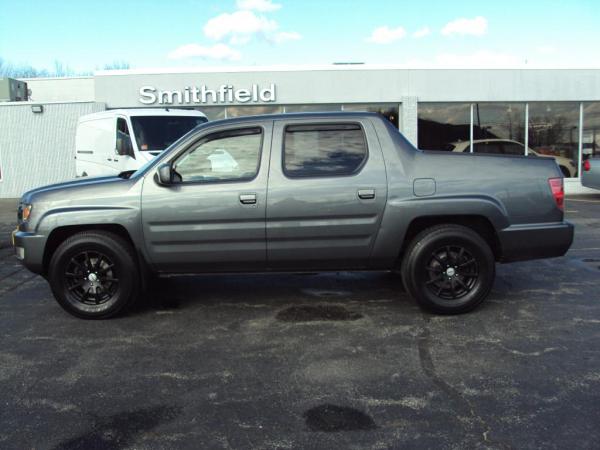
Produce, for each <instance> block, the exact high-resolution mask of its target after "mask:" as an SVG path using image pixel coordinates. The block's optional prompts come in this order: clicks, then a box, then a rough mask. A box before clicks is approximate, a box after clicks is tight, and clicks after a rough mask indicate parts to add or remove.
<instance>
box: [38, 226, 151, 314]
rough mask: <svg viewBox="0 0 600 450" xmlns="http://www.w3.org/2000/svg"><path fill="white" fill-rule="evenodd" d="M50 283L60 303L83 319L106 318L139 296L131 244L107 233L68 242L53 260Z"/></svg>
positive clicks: (82, 235)
mask: <svg viewBox="0 0 600 450" xmlns="http://www.w3.org/2000/svg"><path fill="white" fill-rule="evenodd" d="M48 281H49V283H50V287H51V289H52V293H53V294H54V297H55V298H56V300H57V301H58V303H59V304H60V305H61V306H62V307H63V308H64V309H65V310H66V311H67V312H69V313H70V314H72V315H74V316H76V317H80V318H82V319H106V318H109V317H113V316H115V315H117V314H119V313H121V312H123V311H125V309H127V308H128V307H129V306H131V305H132V304H133V303H134V301H135V300H136V298H137V297H138V295H139V289H140V287H139V285H140V278H139V269H138V266H137V264H136V258H135V255H134V253H133V249H132V248H131V245H129V243H128V242H127V241H125V240H124V239H122V238H121V237H119V236H117V235H115V234H113V233H109V232H105V231H84V232H81V233H77V234H75V235H73V236H71V237H70V238H68V239H67V240H65V241H64V242H63V243H62V244H60V246H59V247H58V248H57V249H56V251H55V252H54V254H53V255H52V259H51V260H50V266H49V270H48Z"/></svg>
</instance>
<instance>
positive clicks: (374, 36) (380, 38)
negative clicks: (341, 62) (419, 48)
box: [367, 25, 406, 44]
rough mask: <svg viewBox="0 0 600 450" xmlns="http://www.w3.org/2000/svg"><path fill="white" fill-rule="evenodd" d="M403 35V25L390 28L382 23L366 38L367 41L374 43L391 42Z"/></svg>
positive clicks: (404, 31) (404, 33) (404, 34)
mask: <svg viewBox="0 0 600 450" xmlns="http://www.w3.org/2000/svg"><path fill="white" fill-rule="evenodd" d="M404 36H406V30H405V29H404V28H403V27H397V28H390V27H388V26H387V25H384V26H382V27H379V28H375V29H374V30H373V32H372V33H371V36H369V37H368V38H367V41H368V42H372V43H374V44H391V43H392V42H394V41H397V40H399V39H402V38H403V37H404Z"/></svg>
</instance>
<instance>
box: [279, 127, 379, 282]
mask: <svg viewBox="0 0 600 450" xmlns="http://www.w3.org/2000/svg"><path fill="white" fill-rule="evenodd" d="M386 199H387V178H386V172H385V165H384V161H383V156H382V153H381V149H380V147H379V142H378V140H377V136H376V134H375V130H374V128H373V125H372V123H371V122H370V120H368V119H366V118H352V120H347V119H346V120H340V119H337V120H336V119H325V120H323V119H320V120H316V121H315V120H314V119H313V120H310V119H295V120H294V119H290V120H279V121H276V122H275V125H274V131H273V146H272V151H271V165H270V172H269V186H268V195H267V260H268V266H269V267H270V268H271V269H275V270H295V269H308V270H313V269H340V268H365V267H367V266H368V262H369V258H370V254H371V250H372V247H373V242H374V241H375V238H376V235H377V232H378V230H379V224H380V221H381V216H382V213H383V210H384V207H385V203H386Z"/></svg>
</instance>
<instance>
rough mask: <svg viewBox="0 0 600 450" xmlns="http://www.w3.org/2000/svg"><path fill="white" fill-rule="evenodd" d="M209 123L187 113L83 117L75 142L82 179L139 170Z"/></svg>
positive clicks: (130, 112)
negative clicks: (199, 127) (202, 125)
mask: <svg viewBox="0 0 600 450" xmlns="http://www.w3.org/2000/svg"><path fill="white" fill-rule="evenodd" d="M207 120H208V119H207V118H206V116H205V115H204V114H202V113H201V112H199V111H193V110H184V109H158V108H156V109H150V108H146V109H113V110H109V111H102V112H98V113H94V114H88V115H85V116H81V117H80V118H79V122H78V124H77V135H76V138H75V160H76V164H75V168H76V174H77V176H78V177H85V176H90V177H97V176H105V175H115V174H118V173H121V172H124V171H127V170H137V169H139V168H140V167H142V166H143V165H144V164H146V163H147V162H148V161H150V160H151V159H152V158H154V156H156V155H158V154H160V153H161V152H162V151H163V150H165V149H166V148H167V147H168V146H169V145H171V144H172V143H173V142H175V141H176V140H177V139H179V138H180V137H181V136H183V135H184V134H186V133H188V132H189V131H190V130H192V129H193V128H195V127H196V126H198V125H200V124H202V123H204V122H206V121H207Z"/></svg>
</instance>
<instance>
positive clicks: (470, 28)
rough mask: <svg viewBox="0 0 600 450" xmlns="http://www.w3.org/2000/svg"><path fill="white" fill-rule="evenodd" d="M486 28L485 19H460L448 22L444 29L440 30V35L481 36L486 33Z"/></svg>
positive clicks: (478, 17) (479, 17)
mask: <svg viewBox="0 0 600 450" xmlns="http://www.w3.org/2000/svg"><path fill="white" fill-rule="evenodd" d="M487 26H488V22H487V19H486V18H485V17H481V16H477V17H475V18H473V19H466V18H464V17H461V18H460V19H456V20H453V21H451V22H448V23H447V24H446V25H445V26H444V28H442V34H443V35H444V36H452V35H456V34H459V35H467V34H468V35H472V36H481V35H483V34H485V32H486V31H487Z"/></svg>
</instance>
